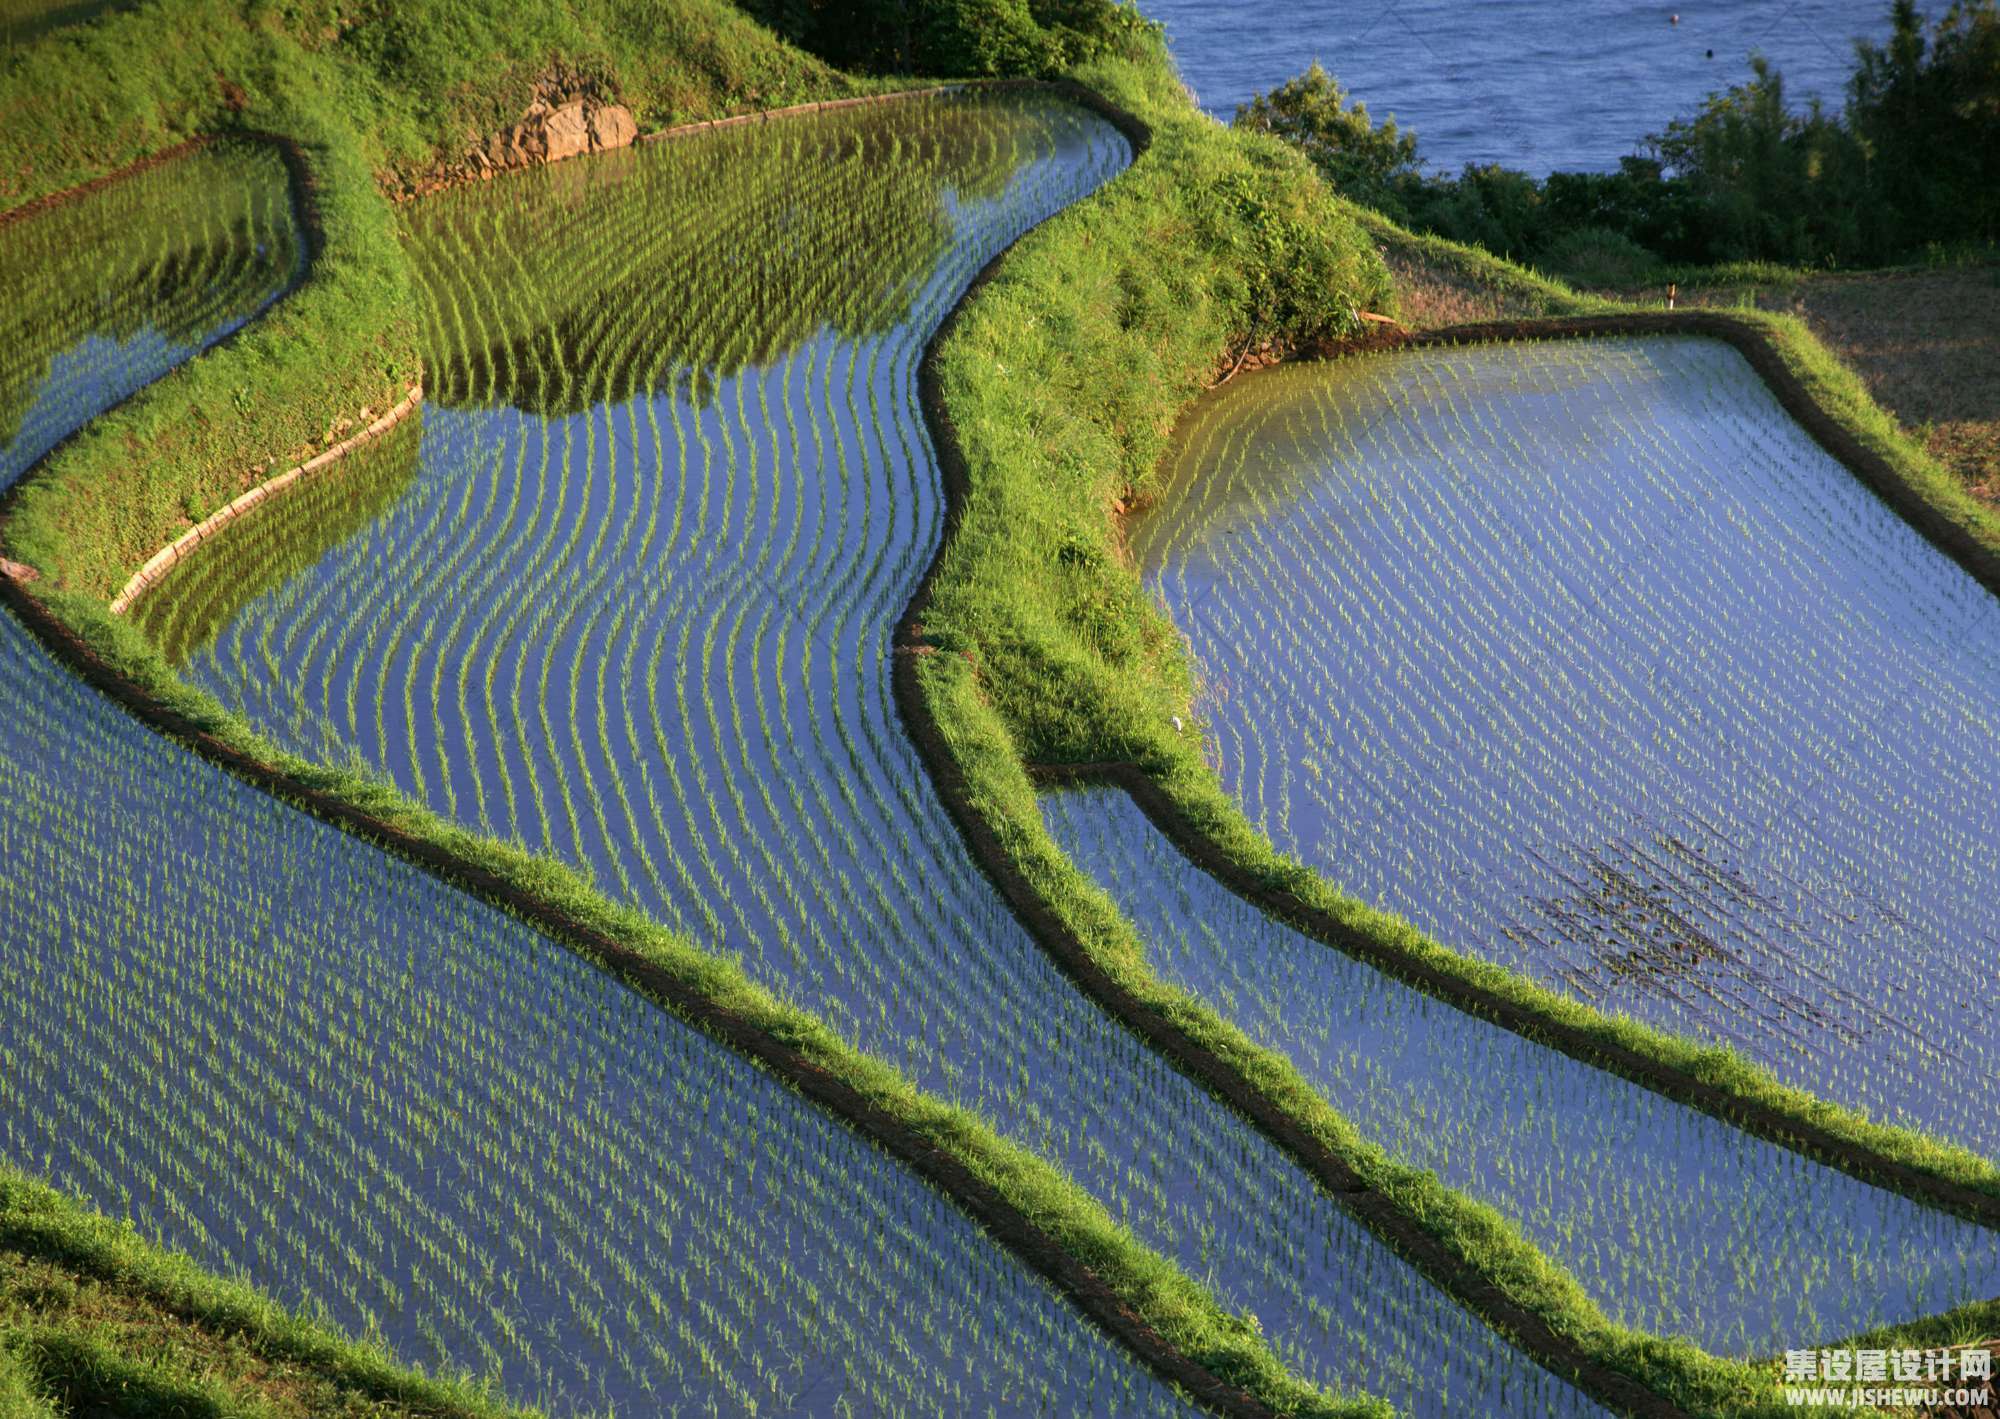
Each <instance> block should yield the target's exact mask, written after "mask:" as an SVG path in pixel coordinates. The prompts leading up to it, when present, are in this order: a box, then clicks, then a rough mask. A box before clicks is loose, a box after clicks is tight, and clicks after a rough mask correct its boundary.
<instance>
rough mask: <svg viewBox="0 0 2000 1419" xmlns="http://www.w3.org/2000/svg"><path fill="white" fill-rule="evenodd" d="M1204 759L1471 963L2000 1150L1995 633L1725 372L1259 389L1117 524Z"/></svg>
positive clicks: (1349, 365) (1530, 352)
mask: <svg viewBox="0 0 2000 1419" xmlns="http://www.w3.org/2000/svg"><path fill="white" fill-rule="evenodd" d="M1133 548H1134V551H1135V554H1136V555H1137V556H1138V557H1139V559H1140V561H1141V563H1142V566H1143V568H1144V571H1145V574H1146V576H1147V578H1148V581H1149V584H1150V585H1152V586H1153V587H1154V588H1155V589H1156V590H1157V593H1158V595H1159V596H1160V597H1161V598H1162V600H1163V602H1164V604H1165V606H1166V608H1167V610H1168V612H1169V613H1170V614H1171V615H1172V617H1173V618H1174V620H1175V621H1176V622H1177V623H1178V624H1179V625H1180V626H1181V628H1182V629H1183V630H1184V631H1185V632H1186V633H1187V635H1188V637H1189V640H1190V642H1191V643H1192V647H1193V650H1194V654H1195V658H1196V661H1197V662H1198V664H1199V666H1200V669H1201V672H1202V675H1203V677H1204V689H1203V701H1202V703H1203V713H1204V714H1205V716H1206V718H1207V721H1208V729H1209V735H1210V738H1209V743H1210V746H1211V754H1212V758H1213V761H1214V763H1215V766H1216V768H1217V770H1218V771H1219V773H1220V774H1221V776H1222V778H1223V781H1224V782H1225V784H1226V785H1227V786H1228V787H1229V788H1230V790H1231V791H1232V793H1233V794H1234V795H1235V796H1236V797H1237V799H1238V801H1239V802H1240V803H1241V804H1242V805H1243V807H1244V810H1245V812H1246V813H1247V814H1248V815H1249V816H1250V817H1251V818H1252V820H1253V821H1255V822H1257V823H1258V824H1260V825H1261V826H1262V827H1263V828H1264V829H1265V831H1266V832H1267V833H1269V835H1270V836H1271V838H1272V839H1273V841H1274V842H1276V843H1277V844H1278V845H1279V846H1280V847H1281V848H1283V849H1285V850H1288V851H1290V852H1293V853H1296V854H1297V855H1298V856H1300V857H1301V858H1303V859H1304V860H1305V861H1307V862H1309V863H1311V864H1313V865H1315V866H1317V867H1318V868H1320V869H1321V870H1322V871H1323V872H1325V873H1326V874H1327V875H1328V877H1329V878H1330V879H1331V880H1332V881H1333V882H1334V883H1335V884H1337V885H1338V886H1340V887H1341V888H1343V889H1344V890H1346V891H1348V892H1349V893H1351V894H1352V895H1353V896H1355V897H1357V898H1360V899H1362V900H1364V901H1366V902H1369V903H1371V904H1375V905H1380V906H1384V907H1387V908H1389V909H1391V910H1394V911H1396V912H1398V913H1400V914H1402V915H1404V916H1405V917H1407V918H1408V919H1410V920H1411V921H1413V922H1415V923H1416V924H1417V925H1419V926H1420V927H1422V928H1424V929H1425V930H1427V931H1429V932H1430V933H1432V934H1433V935H1435V936H1436V937H1437V938H1438V939H1440V940H1442V941H1443V942H1445V943H1446V944H1447V945H1450V946H1453V947H1456V948H1459V949H1463V950H1465V951H1468V952H1471V953H1474V954H1477V955H1480V956H1483V957H1486V958H1488V959H1491V960H1494V961H1498V962H1501V963H1503V964H1506V965H1508V966H1512V967H1515V968H1518V969H1520V970H1522V971H1524V972H1526V973H1528V974H1529V975H1531V976H1533V977H1534V978H1535V979H1537V980H1540V981H1542V982H1544V983H1547V984H1549V985H1551V986H1554V987H1556V988H1559V989H1562V990H1565V991H1567V992H1569V993H1570V994H1572V995H1574V996H1575V997H1577V998H1579V999H1582V1000H1585V1001H1587V1002H1589V1003H1591V1004H1593V1005H1595V1006H1597V1007H1599V1008H1601V1009H1604V1010H1606V1011H1607V1012H1610V1013H1613V1014H1624V1015H1629V1016H1632V1017H1634V1018H1637V1019H1640V1020H1643V1021H1646V1022H1648V1023H1650V1024H1654V1025H1657V1026H1660V1027H1663V1028H1665V1029H1669V1030H1673V1031H1677V1032H1680V1033H1684V1034H1689V1035H1693V1036H1696V1037H1698V1038H1703V1039H1708V1040H1712V1041H1716V1042H1720V1043H1724V1044H1728V1045H1730V1046H1732V1047H1733V1048H1735V1049H1737V1050H1739V1051H1740V1052H1742V1053H1743V1054H1744V1055H1746V1056H1748V1057H1749V1058H1751V1059H1753V1060H1756V1061H1758V1062H1760V1063H1762V1064H1764V1065H1766V1066H1768V1067H1769V1068H1770V1069H1771V1070H1772V1071H1773V1072H1774V1073H1775V1074H1776V1075H1777V1076H1778V1077H1779V1078H1780V1079H1781V1080H1783V1081H1784V1082H1786V1083H1789V1084H1793V1085H1795V1086H1798V1087H1800V1088H1804V1089H1807V1090H1810V1091H1812V1092H1815V1093H1817V1094H1819V1095H1821V1096H1823V1097H1825V1098H1829V1099H1832V1100H1834V1101H1836V1102H1840V1103H1843V1104H1847V1105H1850V1106H1853V1107H1855V1108H1857V1109H1859V1110H1862V1111H1864V1112H1865V1113H1867V1114H1870V1115H1872V1116H1873V1117H1875V1118H1877V1119H1880V1120H1883V1121H1885V1122H1890V1123H1897V1124H1903V1125H1907V1126H1912V1127H1915V1128H1919V1129H1924V1130H1929V1131H1931V1132H1933V1133H1935V1134H1937V1135H1940V1136H1942V1137H1945V1138H1948V1139H1950V1140H1952V1141H1954V1142H1957V1143H1960V1144H1963V1145H1965V1146H1967V1147H1970V1148H1972V1149H1974V1150H1977V1151H1981V1152H1984V1153H1985V1154H1986V1155H1987V1156H1989V1157H1992V1156H2000V1125H1996V1124H1995V1121H1994V1115H1993V1111H1992V1110H1991V1109H1990V1108H1989V1107H1988V1106H1987V1105H1986V1102H1985V1100H1984V1098H1983V1096H1982V1094H1983V1091H1982V1090H1980V1089H1979V1088H1977V1087H1974V1086H1972V1085H1970V1083H1969V1082H1968V1081H1974V1080H1980V1079H1986V1078H1990V1077H1991V1076H1992V1075H1993V1073H1994V1071H1995V1068H1996V1063H1997V1062H2000V1053H1996V1051H2000V1038H1996V1036H1995V1035H1994V1033H1993V1032H1992V1031H1991V1030H1988V1029H1984V1028H1982V1026H1981V1024H1980V1012H1981V1010H1982V996H1981V992H1980V990H1979V982H1981V981H1983V980H1984V979H1986V978H1987V977H1989V976H1990V975H1991V973H1992V967H1993V942H1994V940H1995V929H1996V928H1995V919H1994V911H1993V897H1992V894H1991V893H1990V892H1989V891H1987V890H1986V884H1988V883H1990V882H1991V881H1992V880H1993V877H1994V874H1995V871H1996V869H2000V820H1996V816H1995V814H1996V809H1995V805H1994V801H1993V798H1992V795H1991V794H1990V793H1988V792H1986V791H1985V789H1984V784H1985V782H1986V780H1987V778H1988V777H1989V776H1990V775H1989V774H1988V772H1987V765H1988V763H1989V762H1990V760H1991V757H1992V752H1993V749H1994V747H1995V743H1996V732H2000V717H1996V713H1995V707H1994V700H1993V696H1992V693H1991V687H1992V684H1993V674H1994V670H1995V668H1996V666H2000V606H1996V605H1995V604H1994V602H1993V599H1992V598H1991V597H1990V596H1989V595H1987V594H1986V593H1985V592H1984V591H1983V590H1981V588H1980V587H1979V586H1978V585H1977V583H1975V582H1974V581H1973V580H1972V579H1971V578H1970V577H1968V576H1967V575H1966V574H1965V573H1963V572H1962V571H1960V570H1959V569H1958V568H1957V567H1956V566H1955V565H1953V564H1952V563H1950V562H1949V561H1947V560H1946V559H1945V558H1944V557H1943V556H1942V554H1940V553H1939V552H1937V551H1936V550H1935V549H1934V548H1933V547H1932V546H1930V545H1929V544H1928V543H1927V542H1925V541H1924V540H1923V539H1922V538H1920V537H1919V536H1918V535H1917V534H1916V533H1915V532H1914V531H1913V530H1912V529H1911V528H1910V527H1908V526H1907V525H1906V524H1904V523H1903V522H1901V521H1900V520H1898V519H1897V518H1896V517H1895V516H1894V515H1893V514H1891V513H1890V512H1889V511H1888V510H1887V509H1886V508H1885V507H1884V506H1883V505H1882V504H1881V503H1879V502H1878V501H1877V500H1876V499H1875V498H1874V497H1873V495H1871V494H1870V493H1869V492H1868V491H1866V490H1865V489H1864V488H1863V487H1862V486H1861V485H1860V484H1858V483H1857V482H1856V480H1855V479H1854V478H1853V477H1852V476H1851V475H1849V474H1848V473H1847V472H1846V471H1845V470H1844V469H1843V468H1841V467H1840V465H1839V464H1837V463H1836V462H1834V461H1833V460H1832V459H1831V458H1830V457H1829V456H1828V455H1826V454H1825V453H1824V452H1822V451H1821V450H1820V449H1819V448H1818V447H1817V446H1816V445H1814V444H1813V443H1812V442H1811V440H1810V439H1809V438H1808V437H1807V435H1806V434H1805V433H1804V432H1803V431H1802V430H1801V429H1800V428H1798V426H1797V425H1795V424H1794V423H1793V422H1792V421H1791V420H1790V419H1789V418H1788V417H1787V416H1786V415H1785V414H1784V413H1783V411H1782V410H1781V409H1780V408H1779V406H1778V405H1777V403H1776V401H1775V400H1774V399H1773V398H1772V396H1771V395H1770V393H1769V392H1768V391H1767V390H1766V388H1765V387H1764V386H1763V384H1762V383H1761V382H1760V381H1759V380H1758V379H1757V378H1756V377H1755V375H1754V374H1752V372H1751V371H1750V370H1749V368H1748V367H1747V366H1746V365H1745V363H1744V362H1743V360H1742V359H1741V358H1740V357H1739V356H1738V355H1737V354H1736V353H1735V352H1733V351H1732V350H1730V349H1728V348H1727V347H1725V346H1721V345H1717V344H1713V343H1708V342H1700V341H1688V340H1646V341H1636V342H1635V341H1614V342H1591V343H1589V344H1541V345H1528V346H1523V347H1505V348H1501V347H1479V348H1469V349H1456V350H1429V351H1422V352H1409V353H1404V354H1398V355H1394V356H1385V357H1381V358H1379V359H1369V360H1365V361H1350V362H1341V363H1336V364H1332V365H1326V366H1317V367H1301V368H1296V369H1287V370H1282V371H1279V372H1276V373H1272V374H1268V375H1264V376H1260V377H1258V378H1257V379H1254V380H1241V381H1237V382H1235V383H1233V384H1232V385H1230V386H1229V387H1228V388H1227V389H1225V390H1223V391H1221V392H1220V393H1219V395H1217V396H1216V397H1214V398H1212V399H1210V400H1208V401H1206V402H1205V403H1204V404H1203V405H1201V406H1200V407H1199V408H1198V410H1197V411H1196V412H1195V413H1194V414H1193V415H1192V416H1191V417H1190V418H1189V420H1188V421H1187V423H1186V425H1185V427H1184V429H1183V431H1182V433H1181V435H1180V436H1179V438H1178V440H1177V444H1176V449H1175V452H1174V454H1173V456H1172V457H1171V459H1170V461H1169V466H1168V468H1167V469H1166V478H1165V486H1164V488H1163V491H1162V495H1161V498H1160V501H1159V504H1158V506H1157V507H1156V508H1155V509H1154V510H1153V511H1152V512H1150V513H1148V514H1146V515H1145V516H1143V517H1141V518H1140V519H1139V520H1138V522H1137V523H1136V525H1135V527H1134V529H1133Z"/></svg>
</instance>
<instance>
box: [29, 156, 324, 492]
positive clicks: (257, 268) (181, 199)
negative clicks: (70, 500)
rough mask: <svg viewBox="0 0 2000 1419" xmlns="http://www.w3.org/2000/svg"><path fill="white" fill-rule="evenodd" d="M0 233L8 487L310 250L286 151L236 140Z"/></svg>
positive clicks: (213, 337) (267, 289)
mask: <svg viewBox="0 0 2000 1419" xmlns="http://www.w3.org/2000/svg"><path fill="white" fill-rule="evenodd" d="M0 242H4V246H5V250H6V252H7V262H6V265H5V267H4V270H3V271H0V486H4V485H5V484H7V483H11V482H13V481H14V479H15V478H17V477H18V476H19V475H20V474H21V473H22V471H23V470H25V469H26V468H27V467H28V466H29V465H30V464H32V463H33V462H34V461H35V460H36V459H38V458H40V457H41V456H42V455H43V454H45V453H47V452H48V451H49V450H50V449H51V448H53V447H54V446H55V445H56V444H57V443H58V442H59V441H60V440H61V439H62V438H63V437H64V436H66V435H67V434H68V433H69V432H70V431H71V430H73V429H75V428H78V427H80V426H81V425H82V424H83V423H85V422H86V421H87V420H89V419H90V418H92V417H93V416H95V415H97V414H100V413H102V412H103V411H104V410H106V409H108V408H110V407H111V406H112V405H114V404H116V403H117V402H118V401H119V400H121V399H123V398H125V396H127V395H128V394H131V393H132V392H133V391H135V390H137V389H139V388H141V387H143V386H144V385H146V384H149V383H151V382H152V381H153V380H155V379H157V378H158V377H159V376H160V375H162V374H164V373H166V371H168V370H169V369H172V368H173V367H174V366H175V365H177V364H179V363H181V362H182V361H183V360H185V359H187V358H189V357H190V356H191V355H194V354H196V353H198V352H199V351H201V350H203V349H205V348H207V347H208V346H210V345H212V344H214V343H215V342H216V341H217V340H220V339H222V338H223V337H224V336H226V335H228V334H230V333H231V332H232V331H234V330H237V329H239V328H241V327H242V325H243V324H244V323H245V322H246V321H248V320H250V319H251V318H252V317H253V316H255V315H256V314H257V313H258V312H259V311H260V310H262V309H264V308H265V307H266V306H267V305H269V304H270V303H271V302H272V301H273V300H275V299H277V297H278V296H279V295H280V294H281V293H283V292H284V291H285V290H287V289H288V288H289V287H290V286H291V285H292V284H293V283H295V282H296V281H297V279H298V278H299V275H300V274H301V270H302V265H303V261H304V256H305V249H304V243H303V241H302V240H301V237H300V233H299V230H298V226H297V222H296V219H295V216H294V213H293V211H292V196H291V183H290V178H289V177H288V175H287V173H286V171H285V165H284V163H283V161H282V160H281V159H280V158H279V156H278V154H277V152H276V151H275V150H274V149H272V148H271V147H270V146H269V145H267V144H264V143H253V142H237V141H222V142H216V143H211V144H209V145H207V146H205V147H203V148H200V149H197V150H196V151H194V152H191V153H189V154H187V155H186V156H184V157H181V158H178V159H176V160H175V161H173V162H171V163H167V164H164V165H162V166H159V167H153V168H149V169H147V170H145V171H143V172H138V173H135V174H133V175H132V176H131V177H129V178H126V179H124V180H122V181H119V182H116V183H112V184H110V185H108V186H106V187H103V188H100V189H98V190H97V191H95V192H92V193H89V194H87V195H86V196H83V197H81V198H79V199H77V200H76V201H73V202H67V203H63V204H61V205H59V206H56V207H54V208H51V209H50V210H48V211H45V212H40V213H37V214H35V215H34V216H33V217H32V218H31V219H30V220H27V221H23V222H20V223H17V224H13V225H10V226H8V227H7V228H6V229H5V234H4V237H0Z"/></svg>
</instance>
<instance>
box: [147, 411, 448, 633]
mask: <svg viewBox="0 0 2000 1419" xmlns="http://www.w3.org/2000/svg"><path fill="white" fill-rule="evenodd" d="M423 398H424V386H423V382H422V380H421V379H419V380H418V381H417V382H416V383H414V384H412V385H411V386H410V387H409V390H408V392H406V393H405V394H404V395H403V397H402V398H401V399H399V400H397V401H396V403H395V405H394V406H393V407H392V408H390V410H389V411H388V412H387V413H385V414H383V415H382V416H380V417H379V418H377V419H376V420H375V421H374V422H373V423H371V424H369V425H368V427H367V428H365V429H363V430H361V431H360V432H359V433H356V434H350V435H348V436H347V437H346V438H344V439H342V440H341V441H340V442H339V443H337V444H334V445H333V446H332V447H331V448H328V449H326V450H325V451H323V452H321V453H317V454H314V455H313V456H312V457H311V458H309V459H307V460H306V461H305V462H303V463H299V464H295V465H293V466H292V467H290V468H287V469H286V470H285V471H284V472H282V473H278V474H274V475H273V476H271V477H269V478H266V479H265V480H264V481H263V482H261V483H259V484H258V485H257V486H256V487H254V488H252V489H250V490H249V491H248V492H246V493H241V494H239V495H238V496H236V497H235V498H233V499H231V500H230V501H229V502H227V503H225V504H223V505H222V506H221V507H219V508H217V509H216V510H215V511H214V512H212V513H210V514H209V515H208V516H207V517H205V518H203V519H202V520H201V521H200V522H197V523H196V524H195V525H194V526H193V527H190V528H189V529H188V530H187V531H185V532H183V533H182V534H181V535H180V536H178V537H176V538H175V539H174V540H173V541H171V542H169V543H167V545H166V546H164V547H162V548H160V550H159V551H157V552H155V553H153V555H152V556H151V557H149V558H147V559H146V563H145V565H144V566H142V567H140V568H139V570H137V571H136V572H133V573H132V576H131V579H130V580H128V581H127V582H126V583H125V585H124V586H123V587H121V588H120V589H119V591H118V594H117V595H116V596H114V597H112V598H111V603H110V607H109V609H110V612H111V614H112V615H114V616H122V615H124V614H125V612H126V611H128V610H130V609H131V606H132V603H133V602H134V601H137V600H138V599H139V598H140V597H141V596H143V595H144V594H145V593H146V592H148V591H150V590H152V589H153V588H154V587H156V586H158V585H159V584H160V582H161V581H163V580H164V579H165V578H166V575H167V573H168V572H170V571H172V570H173V569H174V568H175V567H177V566H179V565H180V564H181V563H182V562H183V561H184V560H186V559H187V558H188V557H189V556H191V555H192V554H193V553H194V551H195V549H196V548H198V547H200V546H202V545H203V544H205V543H207V542H209V541H210V540H212V539H213V538H214V537H215V536H216V534H218V533H220V532H221V531H222V530H223V529H224V528H225V527H227V526H229V524H230V523H232V522H234V521H236V520H237V519H238V518H240V517H242V516H243V515H244V514H245V513H247V512H249V511H250V510H251V509H252V508H255V507H258V506H259V505H261V504H262V503H264V502H266V501H267V500H269V499H270V498H272V497H274V496H276V495H277V494H279V493H281V492H283V491H284V490H285V489H286V488H289V487H291V486H292V485H293V484H295V483H297V482H298V481H299V480H300V479H303V478H309V477H311V476H312V475H313V474H315V473H319V472H321V471H322V470H324V469H326V468H329V467H331V466H332V465H334V464H336V463H338V462H339V461H340V460H341V459H343V458H345V457H346V456H347V455H348V454H350V453H352V452H354V450H355V449H357V448H361V447H363V446H364V445H366V444H370V443H373V442H374V441H375V440H376V439H378V438H380V437H382V435H384V434H386V433H388V432H389V431H390V430H391V429H393V428H395V427H396V425H398V424H400V423H402V422H403V420H405V419H407V418H408V417H409V416H410V415H411V414H413V413H415V412H416V410H417V407H418V406H419V405H420V404H421V403H422V402H423Z"/></svg>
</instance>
